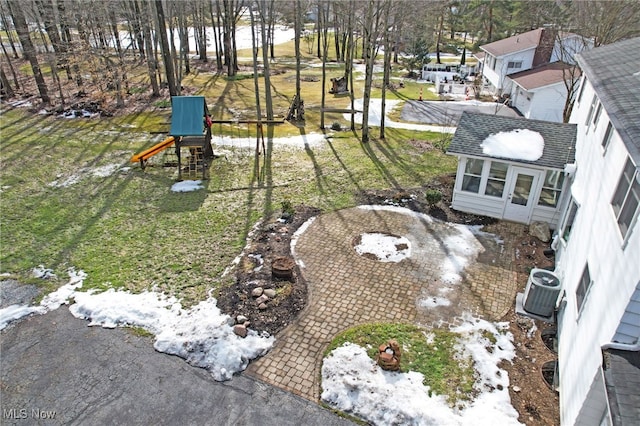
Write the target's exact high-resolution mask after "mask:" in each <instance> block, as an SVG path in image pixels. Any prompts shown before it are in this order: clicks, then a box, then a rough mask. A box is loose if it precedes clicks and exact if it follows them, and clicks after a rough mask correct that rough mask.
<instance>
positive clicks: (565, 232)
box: [558, 197, 578, 242]
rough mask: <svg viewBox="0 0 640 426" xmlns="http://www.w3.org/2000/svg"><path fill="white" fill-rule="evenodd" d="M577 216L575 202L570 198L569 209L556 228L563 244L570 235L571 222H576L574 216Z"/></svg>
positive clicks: (576, 204)
mask: <svg viewBox="0 0 640 426" xmlns="http://www.w3.org/2000/svg"><path fill="white" fill-rule="evenodd" d="M577 214H578V203H576V200H574V199H573V197H572V198H571V200H570V201H569V207H568V208H567V211H566V212H565V214H564V217H563V218H562V220H561V221H560V226H559V227H558V235H560V238H562V239H563V240H564V241H565V242H567V241H568V240H569V235H570V234H571V228H573V222H574V221H575V220H576V215H577Z"/></svg>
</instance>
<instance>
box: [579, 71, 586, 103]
mask: <svg viewBox="0 0 640 426" xmlns="http://www.w3.org/2000/svg"><path fill="white" fill-rule="evenodd" d="M586 85H587V78H586V77H583V78H582V84H581V85H580V92H579V93H578V101H577V102H578V103H580V100H582V94H583V93H584V87H585V86H586Z"/></svg>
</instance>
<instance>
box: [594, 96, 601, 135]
mask: <svg viewBox="0 0 640 426" xmlns="http://www.w3.org/2000/svg"><path fill="white" fill-rule="evenodd" d="M600 114H602V102H598V106H597V107H596V113H595V114H594V115H593V129H594V130H595V129H596V126H597V125H598V120H599V119H600Z"/></svg>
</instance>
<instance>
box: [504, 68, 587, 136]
mask: <svg viewBox="0 0 640 426" xmlns="http://www.w3.org/2000/svg"><path fill="white" fill-rule="evenodd" d="M579 76H580V73H579V71H577V70H576V67H575V65H569V64H566V63H564V62H553V63H550V64H545V65H541V66H539V67H537V68H533V69H530V70H527V71H521V72H517V73H515V74H510V75H508V76H507V80H510V81H511V82H512V84H511V96H510V99H511V106H512V107H513V108H515V109H516V110H518V112H520V114H522V115H523V116H524V117H525V118H530V119H534V120H546V121H555V122H557V123H562V121H563V118H562V112H563V110H564V108H565V104H566V101H567V94H568V92H569V91H568V90H567V88H568V87H569V88H571V87H576V85H577V84H578V79H579Z"/></svg>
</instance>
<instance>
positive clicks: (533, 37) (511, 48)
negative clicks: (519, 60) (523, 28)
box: [480, 28, 543, 57]
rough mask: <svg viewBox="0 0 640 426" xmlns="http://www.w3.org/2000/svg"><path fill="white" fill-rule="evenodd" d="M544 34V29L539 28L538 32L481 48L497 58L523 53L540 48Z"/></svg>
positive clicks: (531, 32) (519, 35) (516, 36)
mask: <svg viewBox="0 0 640 426" xmlns="http://www.w3.org/2000/svg"><path fill="white" fill-rule="evenodd" d="M542 32H543V29H542V28H538V29H537V30H533V31H528V32H526V33H522V34H518V35H514V36H512V37H507V38H504V39H502V40H498V41H494V42H493V43H489V44H484V45H482V46H480V49H482V50H484V51H485V52H487V53H490V54H491V55H493V56H496V57H500V56H504V55H508V54H510V53H516V52H521V51H523V50H528V49H535V48H536V47H538V44H540V37H541V36H542Z"/></svg>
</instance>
